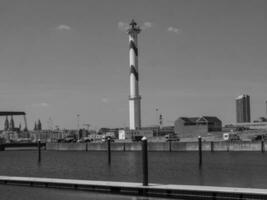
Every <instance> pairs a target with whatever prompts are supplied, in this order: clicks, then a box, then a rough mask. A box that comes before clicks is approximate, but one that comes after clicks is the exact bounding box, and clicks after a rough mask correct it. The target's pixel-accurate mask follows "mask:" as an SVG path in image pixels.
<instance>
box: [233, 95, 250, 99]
mask: <svg viewBox="0 0 267 200" xmlns="http://www.w3.org/2000/svg"><path fill="white" fill-rule="evenodd" d="M245 97H249V95H247V94H241V95H239V96H238V97H236V99H243V98H245Z"/></svg>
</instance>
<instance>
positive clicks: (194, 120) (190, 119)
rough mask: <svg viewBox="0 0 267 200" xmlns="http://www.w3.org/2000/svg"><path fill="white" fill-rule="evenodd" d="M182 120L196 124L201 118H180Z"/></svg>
mask: <svg viewBox="0 0 267 200" xmlns="http://www.w3.org/2000/svg"><path fill="white" fill-rule="evenodd" d="M180 119H182V120H184V121H185V122H186V123H196V121H197V120H198V119H199V117H180Z"/></svg>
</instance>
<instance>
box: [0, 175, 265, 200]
mask: <svg viewBox="0 0 267 200" xmlns="http://www.w3.org/2000/svg"><path fill="white" fill-rule="evenodd" d="M0 184H8V185H21V186H30V187H46V188H62V189H73V190H86V191H94V192H104V193H113V194H125V195H140V196H148V197H164V198H181V199H206V200H209V199H213V200H222V199H232V200H235V199H239V200H242V199H266V198H267V189H253V188H233V187H213V186H196V185H168V184H152V183H151V184H149V185H148V186H143V185H142V184H141V183H132V182H113V181H92V180H76V179H56V178H33V177H15V176H0Z"/></svg>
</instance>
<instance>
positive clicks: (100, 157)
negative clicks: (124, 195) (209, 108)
mask: <svg viewBox="0 0 267 200" xmlns="http://www.w3.org/2000/svg"><path fill="white" fill-rule="evenodd" d="M148 157H149V170H148V171H149V182H150V183H164V184H182V185H207V186H226V187H249V188H265V189H266V188H267V171H266V168H267V153H261V152H203V160H202V167H201V168H200V167H199V165H198V153H197V152H149V153H148ZM0 159H1V165H0V175H7V176H27V177H49V178H65V179H68V178H69V179H84V180H102V181H124V182H127V181H129V182H142V158H141V152H112V154H111V165H108V158H107V152H92V151H91V152H80V151H43V152H42V161H41V162H40V163H38V151H34V150H24V151H2V152H0Z"/></svg>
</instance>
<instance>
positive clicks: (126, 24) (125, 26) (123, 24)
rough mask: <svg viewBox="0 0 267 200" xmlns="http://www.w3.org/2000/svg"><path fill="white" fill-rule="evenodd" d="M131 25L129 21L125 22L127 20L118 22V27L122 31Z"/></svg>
mask: <svg viewBox="0 0 267 200" xmlns="http://www.w3.org/2000/svg"><path fill="white" fill-rule="evenodd" d="M128 27H129V25H128V23H125V22H121V21H120V22H118V28H119V30H121V31H126V30H127V29H128Z"/></svg>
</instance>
